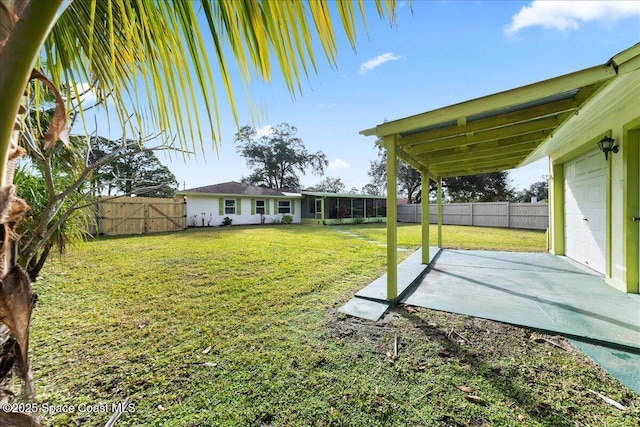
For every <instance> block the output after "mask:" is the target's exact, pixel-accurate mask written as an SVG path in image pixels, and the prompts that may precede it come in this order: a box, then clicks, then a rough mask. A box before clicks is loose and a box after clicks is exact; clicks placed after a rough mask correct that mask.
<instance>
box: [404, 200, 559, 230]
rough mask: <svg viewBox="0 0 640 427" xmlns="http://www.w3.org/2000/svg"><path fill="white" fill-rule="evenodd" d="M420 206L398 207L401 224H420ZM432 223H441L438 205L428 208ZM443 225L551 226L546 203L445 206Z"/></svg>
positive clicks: (526, 227) (443, 209)
mask: <svg viewBox="0 0 640 427" xmlns="http://www.w3.org/2000/svg"><path fill="white" fill-rule="evenodd" d="M421 221H422V217H421V215H420V205H398V222H409V223H420V222H421ZM429 222H430V223H431V224H436V223H437V222H438V206H437V205H435V204H430V205H429ZM442 223H443V224H447V225H473V226H476V227H503V228H525V229H531V230H546V229H547V228H548V227H549V205H548V204H547V203H509V202H495V203H443V204H442Z"/></svg>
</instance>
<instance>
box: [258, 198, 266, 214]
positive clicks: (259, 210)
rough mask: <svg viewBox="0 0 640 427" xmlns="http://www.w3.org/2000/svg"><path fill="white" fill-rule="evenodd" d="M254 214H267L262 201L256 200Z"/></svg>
mask: <svg viewBox="0 0 640 427" xmlns="http://www.w3.org/2000/svg"><path fill="white" fill-rule="evenodd" d="M256 213H257V214H259V215H264V214H265V213H267V210H266V208H265V201H264V200H256Z"/></svg>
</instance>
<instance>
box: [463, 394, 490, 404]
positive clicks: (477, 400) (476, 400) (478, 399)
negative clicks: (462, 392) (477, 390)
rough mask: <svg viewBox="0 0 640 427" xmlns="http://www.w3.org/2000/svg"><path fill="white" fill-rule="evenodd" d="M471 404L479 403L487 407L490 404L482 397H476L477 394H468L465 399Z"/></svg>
mask: <svg viewBox="0 0 640 427" xmlns="http://www.w3.org/2000/svg"><path fill="white" fill-rule="evenodd" d="M464 398H465V399H467V400H468V401H469V402H473V403H477V404H478V405H482V406H487V405H488V403H487V401H486V400H484V399H483V398H481V397H480V396H476V395H475V394H468V395H466V396H465V397H464Z"/></svg>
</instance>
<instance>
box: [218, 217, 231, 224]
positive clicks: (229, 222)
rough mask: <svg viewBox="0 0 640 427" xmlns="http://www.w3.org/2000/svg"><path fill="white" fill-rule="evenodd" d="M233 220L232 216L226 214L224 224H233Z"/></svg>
mask: <svg viewBox="0 0 640 427" xmlns="http://www.w3.org/2000/svg"><path fill="white" fill-rule="evenodd" d="M231 221H233V220H232V219H231V218H229V217H228V216H225V217H224V219H223V220H222V224H220V225H222V226H224V225H231Z"/></svg>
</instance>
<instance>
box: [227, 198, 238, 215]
mask: <svg viewBox="0 0 640 427" xmlns="http://www.w3.org/2000/svg"><path fill="white" fill-rule="evenodd" d="M224 214H225V215H235V214H236V201H235V200H228V199H227V200H225V201H224Z"/></svg>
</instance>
